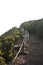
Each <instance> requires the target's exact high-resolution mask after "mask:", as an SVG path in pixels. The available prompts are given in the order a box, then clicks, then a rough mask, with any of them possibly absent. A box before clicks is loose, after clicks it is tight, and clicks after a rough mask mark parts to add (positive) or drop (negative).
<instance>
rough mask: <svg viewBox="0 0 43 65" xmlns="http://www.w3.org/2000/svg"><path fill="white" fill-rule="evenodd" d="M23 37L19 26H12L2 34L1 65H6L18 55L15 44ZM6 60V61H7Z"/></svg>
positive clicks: (0, 43)
mask: <svg viewBox="0 0 43 65" xmlns="http://www.w3.org/2000/svg"><path fill="white" fill-rule="evenodd" d="M20 38H22V35H21V32H20V30H19V29H18V28H15V27H14V28H12V29H10V30H9V31H7V32H5V34H3V35H2V36H0V65H6V63H7V62H9V61H11V60H12V59H13V58H14V56H15V55H16V52H17V51H15V49H14V44H15V43H16V41H18V40H19V39H20ZM5 62H6V63H5Z"/></svg>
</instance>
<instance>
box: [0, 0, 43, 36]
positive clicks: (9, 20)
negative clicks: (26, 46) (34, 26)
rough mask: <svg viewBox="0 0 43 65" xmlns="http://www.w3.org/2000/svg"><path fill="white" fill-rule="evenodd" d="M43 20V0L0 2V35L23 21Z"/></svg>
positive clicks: (3, 0)
mask: <svg viewBox="0 0 43 65" xmlns="http://www.w3.org/2000/svg"><path fill="white" fill-rule="evenodd" d="M40 18H43V0H0V35H1V34H3V33H4V32H5V31H7V30H9V29H10V28H12V27H14V26H16V27H19V26H20V24H21V23H22V22H24V21H28V20H33V19H40Z"/></svg>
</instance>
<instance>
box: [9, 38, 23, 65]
mask: <svg viewBox="0 0 43 65" xmlns="http://www.w3.org/2000/svg"><path fill="white" fill-rule="evenodd" d="M23 45H24V39H23V42H22V44H21V46H20V48H19V51H18V53H17V54H16V56H15V57H14V59H13V61H12V62H11V64H10V65H13V64H14V63H15V61H16V59H17V57H18V55H19V53H20V52H21V50H22V47H23Z"/></svg>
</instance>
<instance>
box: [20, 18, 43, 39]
mask: <svg viewBox="0 0 43 65" xmlns="http://www.w3.org/2000/svg"><path fill="white" fill-rule="evenodd" d="M20 27H21V28H24V30H27V31H28V32H29V33H30V34H35V35H36V36H37V37H39V38H41V39H43V19H39V20H32V21H27V22H24V23H22V24H21V26H20Z"/></svg>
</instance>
